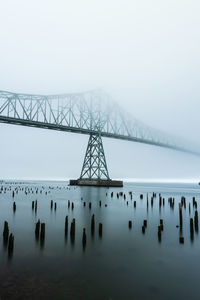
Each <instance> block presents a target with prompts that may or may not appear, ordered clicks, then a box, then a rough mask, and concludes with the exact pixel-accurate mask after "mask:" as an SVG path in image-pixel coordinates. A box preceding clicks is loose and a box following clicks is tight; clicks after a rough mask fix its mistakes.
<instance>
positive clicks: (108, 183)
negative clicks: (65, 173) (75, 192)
mask: <svg viewBox="0 0 200 300" xmlns="http://www.w3.org/2000/svg"><path fill="white" fill-rule="evenodd" d="M69 185H79V186H98V187H123V181H120V180H102V179H101V180H98V179H75V180H74V179H71V180H70V181H69Z"/></svg>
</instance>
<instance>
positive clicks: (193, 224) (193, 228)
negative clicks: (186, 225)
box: [110, 192, 199, 244]
mask: <svg viewBox="0 0 200 300" xmlns="http://www.w3.org/2000/svg"><path fill="white" fill-rule="evenodd" d="M128 194H129V196H130V200H133V192H129V193H128ZM110 196H111V198H113V197H114V192H111V194H110ZM116 197H117V199H119V198H120V197H122V198H123V199H124V200H126V199H127V195H126V194H125V193H123V192H117V193H116ZM139 199H140V200H143V199H144V194H140V195H139ZM156 199H157V194H156V193H155V192H153V193H152V195H151V197H150V201H151V206H152V207H153V205H154V203H155V200H156ZM168 204H169V206H170V209H172V210H174V208H175V198H174V197H169V198H168ZM126 205H127V206H128V201H126ZM158 205H159V210H160V209H161V208H162V207H164V206H165V198H164V197H163V196H162V195H161V193H159V194H158ZM192 205H193V210H194V217H193V218H190V238H191V241H193V240H194V232H196V233H198V231H199V225H198V211H197V201H196V199H195V197H193V198H192ZM136 206H137V201H136V200H134V201H133V207H134V208H135V209H136ZM146 207H147V211H148V207H149V194H148V193H147V195H146ZM183 208H184V210H186V208H187V207H186V197H184V196H182V197H181V201H180V203H179V204H178V212H179V225H177V226H176V227H177V228H180V231H179V242H180V244H184V237H183ZM188 211H189V215H190V214H191V205H190V203H189V206H188ZM132 226H133V222H132V220H129V221H128V228H129V229H132ZM146 228H147V220H144V221H143V225H142V233H143V234H145V232H146ZM163 230H164V224H163V219H160V224H159V225H158V231H157V233H158V241H159V242H161V241H162V232H163Z"/></svg>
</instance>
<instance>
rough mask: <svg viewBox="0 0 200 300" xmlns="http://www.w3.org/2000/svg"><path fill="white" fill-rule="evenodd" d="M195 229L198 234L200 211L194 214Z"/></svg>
mask: <svg viewBox="0 0 200 300" xmlns="http://www.w3.org/2000/svg"><path fill="white" fill-rule="evenodd" d="M194 227H195V231H196V232H198V231H199V218H198V211H197V210H196V211H195V214H194Z"/></svg>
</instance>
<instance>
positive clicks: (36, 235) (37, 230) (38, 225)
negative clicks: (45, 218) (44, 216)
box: [35, 220, 40, 239]
mask: <svg viewBox="0 0 200 300" xmlns="http://www.w3.org/2000/svg"><path fill="white" fill-rule="evenodd" d="M39 235H40V220H38V221H37V223H36V224H35V237H36V239H39Z"/></svg>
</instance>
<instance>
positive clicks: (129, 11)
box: [0, 0, 200, 179]
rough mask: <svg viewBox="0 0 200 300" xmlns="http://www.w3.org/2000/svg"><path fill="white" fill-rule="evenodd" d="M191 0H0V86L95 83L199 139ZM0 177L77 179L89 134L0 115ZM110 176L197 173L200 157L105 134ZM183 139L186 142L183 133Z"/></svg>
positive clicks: (48, 88)
mask: <svg viewBox="0 0 200 300" xmlns="http://www.w3.org/2000/svg"><path fill="white" fill-rule="evenodd" d="M199 11H200V2H199V0H190V1H189V0H188V1H186V0H176V1H174V0H173V1H172V0H167V1H160V0H152V1H149V0H142V1H141V0H140V1H139V0H129V1H127V0H123V1H122V0H119V1H118V0H109V1H108V0H107V1H106V0H101V1H95V0H84V1H83V0H79V1H77V0H73V1H72V0H71V1H67V0H56V1H55V0H54V1H51V0H40V1H39V0H34V1H33V0H29V1H27V0H24V1H22V0H12V1H11V0H6V1H1V2H0V45H1V46H0V71H1V72H0V89H1V90H8V91H14V92H22V93H35V94H37V93H39V94H51V93H53V94H55V93H56V94H58V93H67V92H77V91H85V90H88V89H95V88H102V89H104V90H105V91H106V92H108V93H110V94H111V95H112V97H113V98H114V99H116V101H118V102H119V103H120V104H121V105H122V106H123V107H124V108H126V109H127V110H128V111H129V112H132V114H133V115H134V116H135V117H137V118H139V119H141V120H142V121H144V122H145V123H147V124H150V125H151V126H154V127H155V128H159V129H162V130H165V131H167V132H169V133H174V134H176V135H179V136H182V137H184V138H186V139H188V140H189V141H195V142H196V143H197V144H199V145H200V142H199V136H200V134H199V128H200V119H199V111H200V100H199V99H200V97H199V96H200V91H199V86H200V85H199V78H200V76H199V75H200V58H199V53H200V18H199ZM0 136H1V145H0V154H1V158H2V159H1V167H0V178H52V179H53V178H71V177H72V178H77V177H78V176H79V173H80V169H81V165H82V161H83V157H84V152H85V148H86V145H87V139H88V137H87V136H80V135H77V134H69V133H60V132H56V131H55V132H53V131H48V130H41V129H33V128H25V127H20V126H13V125H5V124H0ZM104 142H105V152H106V156H107V163H108V166H109V170H110V176H111V177H112V178H124V177H130V178H179V179H181V178H188V179H193V178H194V179H200V172H199V170H200V158H198V157H193V156H191V155H186V154H182V153H178V152H174V151H170V150H165V149H160V148H157V147H151V146H146V145H139V144H135V143H131V142H124V141H118V140H111V139H109V140H108V139H104ZM189 143H190V142H189Z"/></svg>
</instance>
